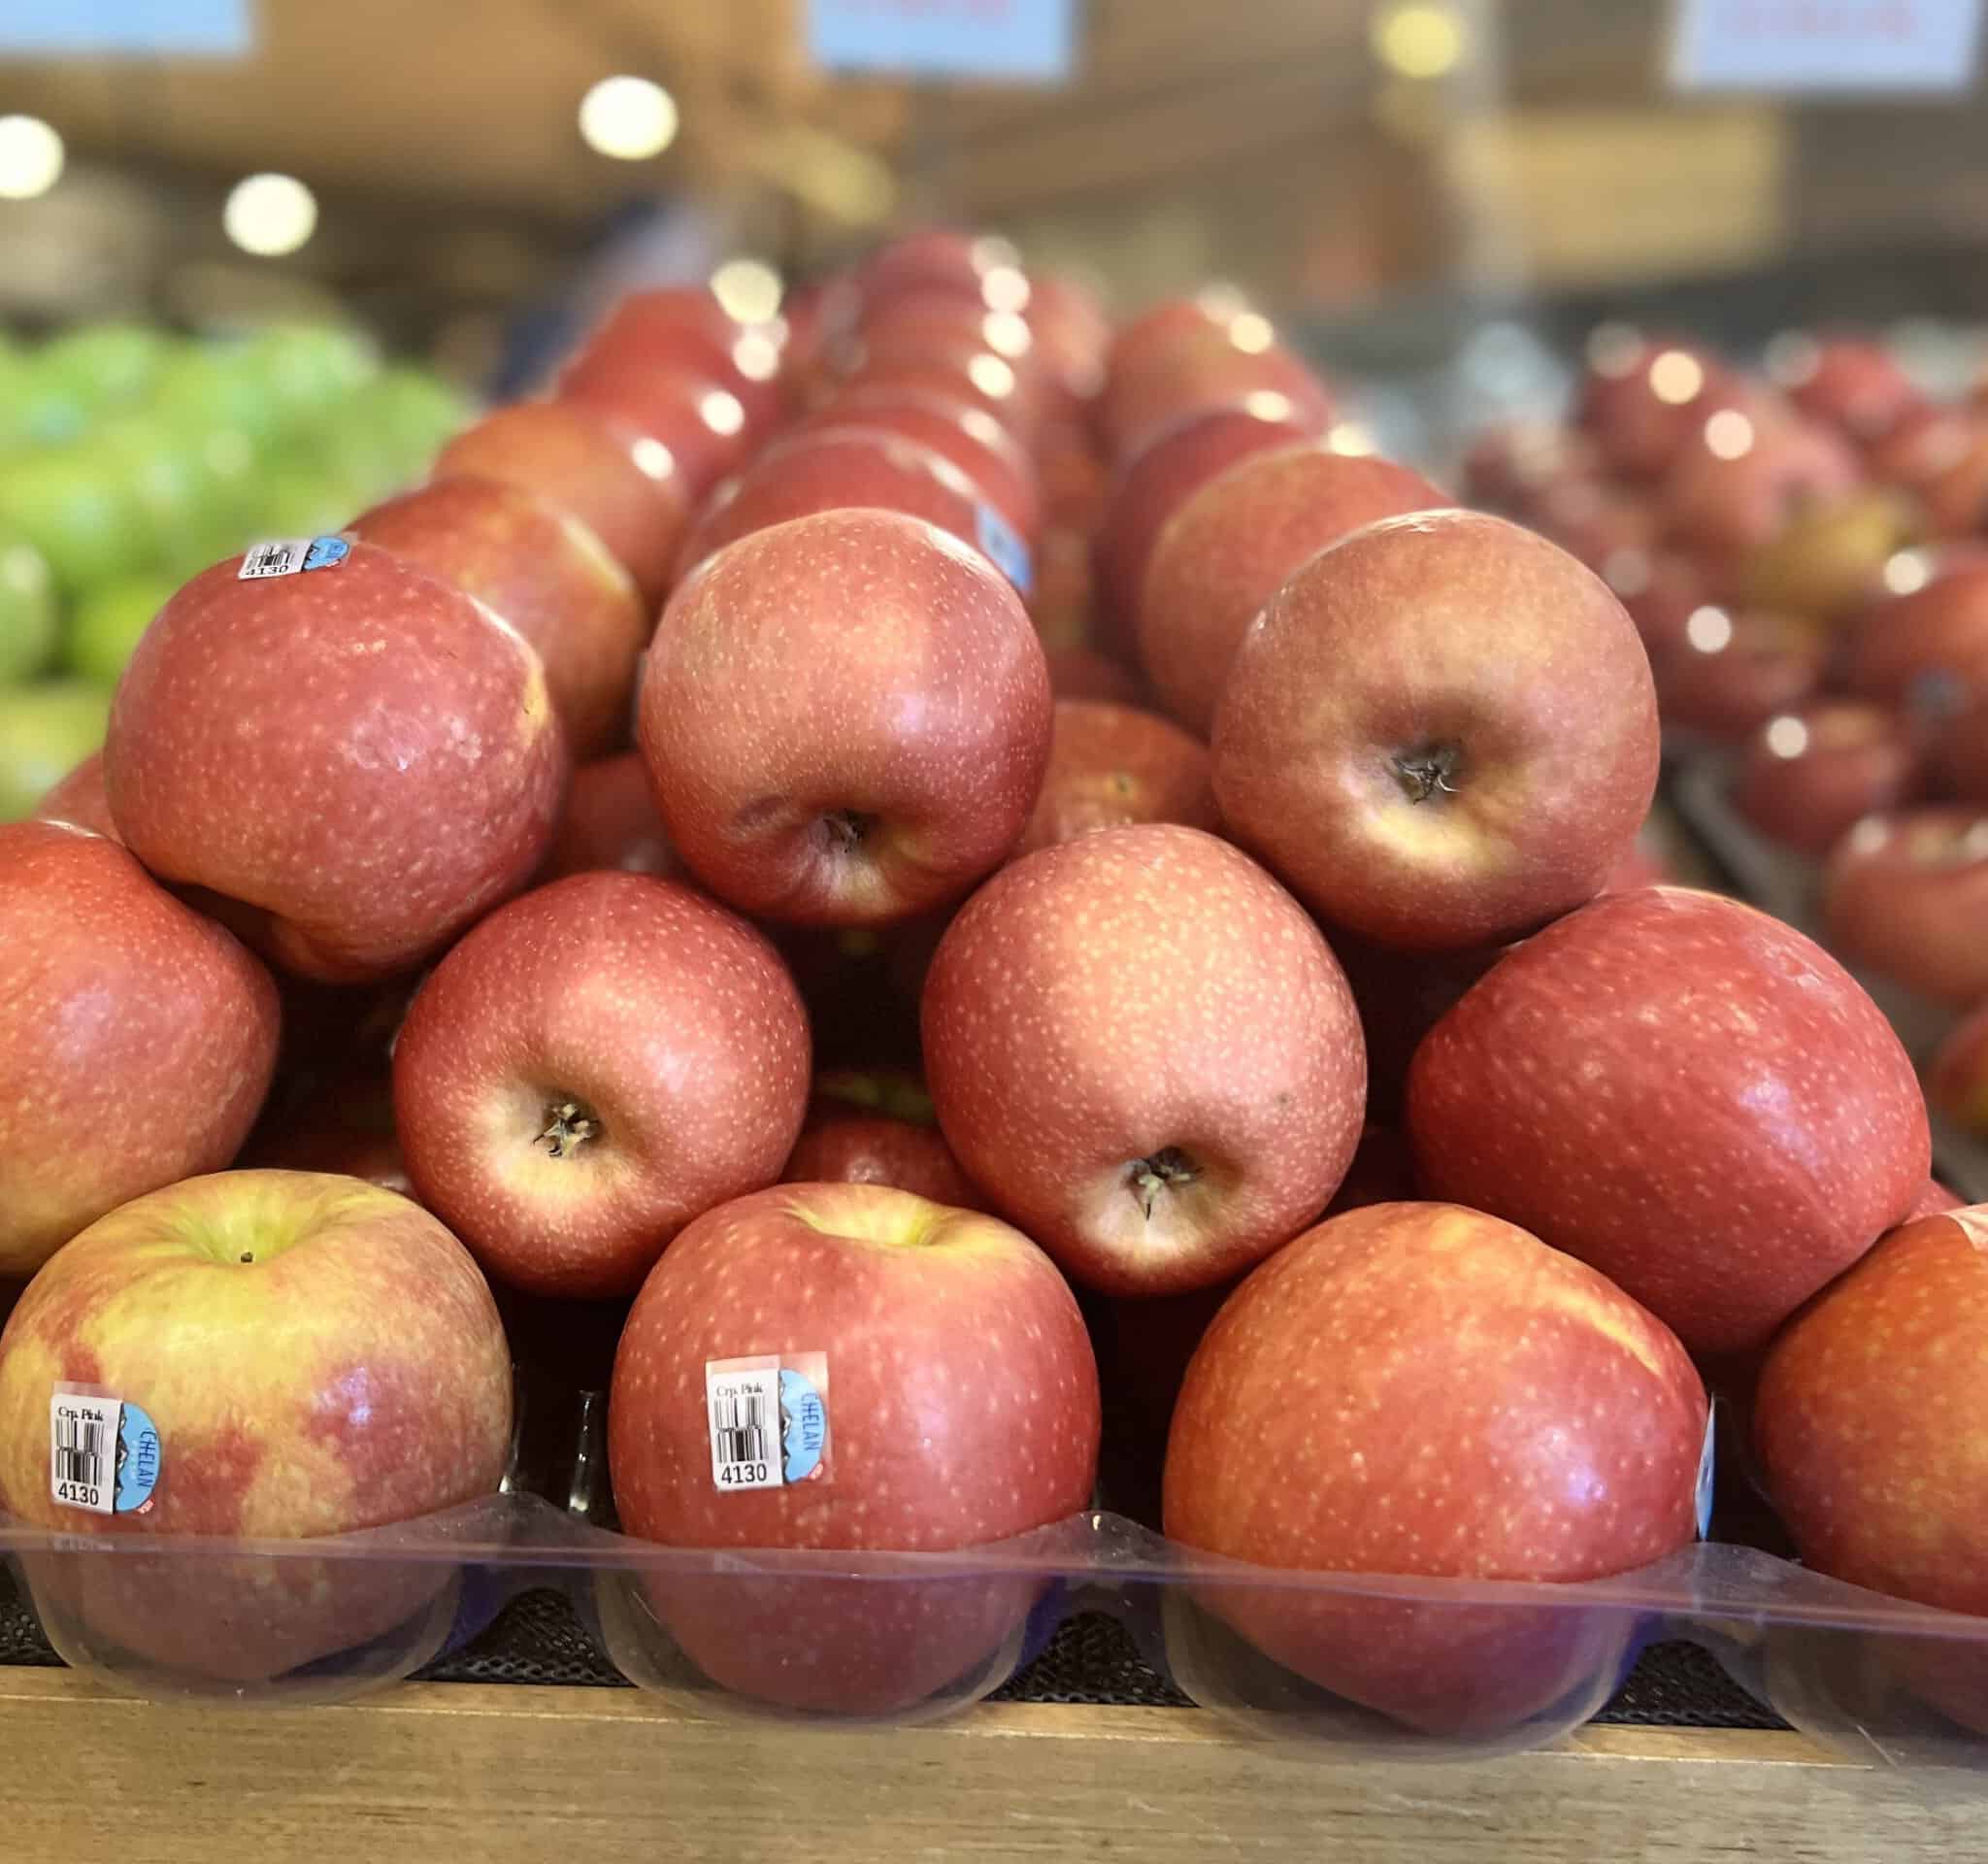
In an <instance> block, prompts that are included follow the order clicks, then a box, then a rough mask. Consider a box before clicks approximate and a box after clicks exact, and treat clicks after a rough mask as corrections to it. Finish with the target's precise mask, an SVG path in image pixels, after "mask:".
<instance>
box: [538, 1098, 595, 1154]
mask: <svg viewBox="0 0 1988 1864" xmlns="http://www.w3.org/2000/svg"><path fill="white" fill-rule="evenodd" d="M600 1130H601V1128H600V1122H599V1121H598V1120H597V1119H595V1118H594V1116H593V1115H591V1114H589V1113H587V1112H586V1111H585V1110H584V1109H583V1108H582V1107H581V1106H580V1103H579V1102H578V1101H577V1100H556V1101H553V1102H552V1103H550V1104H549V1105H548V1106H547V1109H546V1130H545V1131H544V1132H543V1133H541V1134H540V1135H539V1137H538V1144H540V1145H542V1146H544V1147H545V1148H546V1149H547V1151H548V1152H550V1153H551V1154H552V1156H553V1157H554V1158H564V1157H566V1156H567V1154H568V1153H570V1152H573V1151H576V1150H578V1149H579V1148H580V1147H581V1146H583V1145H584V1144H585V1143H586V1142H587V1141H588V1140H590V1139H592V1138H593V1137H594V1136H595V1135H596V1134H597V1133H598V1132H599V1131H600Z"/></svg>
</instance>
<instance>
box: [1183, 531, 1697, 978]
mask: <svg viewBox="0 0 1988 1864" xmlns="http://www.w3.org/2000/svg"><path fill="white" fill-rule="evenodd" d="M1213 750H1214V785H1215V801H1216V803H1217V805H1218V806H1219V807H1220V809H1221V812H1222V819H1223V821H1224V822H1225V823H1226V824H1227V826H1228V829H1229V831H1230V833H1232V834H1233V835H1234V836H1235V837H1236V839H1237V840H1238V841H1239V842H1241V843H1242V844H1243V846H1244V847H1245V848H1248V849H1251V850H1252V851H1253V852H1255V853H1256V854H1258V855H1259V856H1260V857H1261V858H1262V859H1264V860H1265V861H1267V862H1268V863H1269V865H1270V866H1271V868H1272V869H1273V870H1274V871H1275V872H1276V874H1278V875H1279V876H1280V877H1281V878H1282V879H1283V881H1284V882H1285V883H1286V884H1287V885H1288V886H1290V887H1291V889H1292V890H1293V891H1294V892H1295V893H1296V894H1297V895H1298V897H1299V898H1300V899H1301V900H1302V901H1304V902H1305V904H1306V905H1307V906H1309V907H1310V908H1311V909H1312V911H1313V912H1315V913H1317V914H1319V915H1321V916H1322V917H1324V918H1326V919H1327V920H1329V921H1330V922H1332V923H1334V924H1336V925H1342V926H1344V927H1346V928H1347V929H1348V930H1350V931H1353V932H1357V933H1359V934H1361V935H1362V936H1363V937H1366V938H1369V939H1373V940H1375V942H1377V943H1381V944H1388V945H1394V946H1398V947H1400V948H1401V949H1406V950H1442V949H1467V948H1469V947H1473V946H1480V945H1488V944H1495V943H1502V942H1504V941H1506V940H1508V939H1512V938H1516V937H1518V936H1520V935H1522V934H1523V933H1526V932H1529V931H1531V930H1532V929H1533V928H1535V927H1536V926H1539V925H1541V924H1543V923H1545V922H1546V921H1547V920H1548V919H1551V918H1553V917H1554V916H1556V915H1559V914H1561V913H1565V912H1567V911H1569V910H1570V909H1571V908H1573V907H1575V906H1578V905H1580V904H1581V903H1582V902H1583V901H1584V900H1588V899H1592V898H1593V897H1594V895H1595V893H1596V892H1597V891H1598V890H1599V889H1600V887H1601V886H1602V883H1603V882H1605V881H1606V880H1607V877H1608V874H1609V872H1610V871H1611V870H1612V869H1613V867H1614V866H1615V863H1616V862H1617V861H1618V860H1619V859H1620V858H1621V856H1622V853H1623V850H1624V849H1626V848H1627V847H1628V846H1629V844H1630V843H1631V842H1633V841H1634V840H1635V838H1636V833H1637V830H1638V829H1639V828H1640V826H1641V824H1642V820H1643V818H1644V816H1647V815H1648V814H1649V806H1650V798H1651V796H1652V795H1653V794H1654V793H1655V789H1656V781H1657V760H1658V737H1657V705H1656V693H1655V689H1654V687H1653V685H1652V682H1651V680H1650V670H1649V662H1648V659H1647V657H1646V656H1645V654H1644V652H1643V649H1642V644H1641V642H1640V640H1639V639H1638V638H1637V633H1636V630H1635V628H1634V627H1633V626H1632V625H1631V624H1630V620H1629V617H1628V616H1627V615H1625V614H1624V613H1623V610H1622V605H1621V604H1620V603H1619V602H1618V601H1616V599H1615V597H1614V596H1613V595H1611V594H1610V593H1609V592H1608V589H1607V586H1606V585H1605V584H1604V583H1602V582H1601V581H1600V580H1599V579H1598V578H1597V577H1596V576H1595V575H1594V574H1593V573H1592V572H1591V571H1589V570H1587V569H1584V568H1583V567H1582V566H1581V565H1580V564H1578V563H1576V562H1575V561H1574V558H1573V557H1571V556H1569V555H1568V554H1567V552H1566V551H1564V550H1562V549H1558V548H1557V547H1556V546H1554V545H1552V544H1549V543H1548V542H1546V540H1545V539H1544V538H1541V537H1539V536H1536V535H1535V534H1534V533H1533V532H1531V531H1527V530H1523V529H1521V528H1520V527H1519V526H1518V525H1516V524H1512V523H1509V522H1508V521H1507V520H1506V519H1504V518H1500V517H1490V516H1483V515H1481V514H1478V513H1471V512H1425V513H1422V514H1419V515H1417V516H1411V517H1398V518H1390V519H1386V520H1383V521H1382V522H1380V523H1377V524H1370V525H1368V526H1366V527H1365V528H1364V529H1362V530H1359V531H1355V532H1354V533H1353V534H1352V536H1350V537H1348V538H1346V539H1345V540H1343V541H1342V543H1340V544H1337V545H1335V546H1333V547H1332V548H1331V549H1327V550H1324V551H1321V552H1320V553H1319V554H1318V555H1317V556H1314V557H1313V558H1311V560H1310V561H1309V563H1307V564H1305V566H1304V567H1303V568H1302V569H1300V570H1298V571H1297V572H1296V573H1295V574H1294V575H1293V576H1292V577H1291V579H1290V580H1289V581H1288V582H1287V583H1285V584H1284V586H1283V587H1282V589H1280V590H1279V591H1278V592H1277V594H1276V596H1275V597H1274V598H1273V599H1272V600H1271V602H1270V603H1269V604H1268V606H1267V607H1265V609H1264V610H1263V612H1262V613H1261V614H1260V615H1259V616H1257V618H1256V619H1255V620H1254V621H1253V622H1252V623H1251V624H1250V627H1249V630H1248V632H1247V633H1246V634H1245V636H1244V637H1243V645H1242V646H1241V647H1240V648H1239V649H1237V653H1236V658H1235V662H1234V664H1233V666H1232V668H1231V671H1230V674H1229V682H1228V685H1227V688H1226V690H1225V692H1224V694H1223V697H1222V702H1221V705H1220V708H1219V710H1218V711H1217V714H1216V717H1215V730H1214V747H1213ZM1429 758H1441V759H1442V760H1444V761H1445V762H1446V763H1447V766H1448V771H1447V774H1446V775H1444V776H1442V777H1441V782H1440V783H1439V782H1436V781H1434V780H1431V781H1429V782H1422V781H1419V780H1418V779H1417V777H1416V773H1415V770H1414V769H1411V768H1410V765H1411V764H1413V763H1415V762H1416V760H1426V759H1429ZM1429 768H1431V769H1434V768H1436V766H1434V765H1430V766H1429Z"/></svg>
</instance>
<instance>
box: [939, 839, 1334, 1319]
mask: <svg viewBox="0 0 1988 1864" xmlns="http://www.w3.org/2000/svg"><path fill="white" fill-rule="evenodd" d="M920 1021H921V1025H922V1029H923V1036H924V1052H925V1068H926V1079H927V1083H928V1085H929V1086H930V1088H931V1091H932V1102H933V1105H934V1107H935V1108H936V1109H937V1111H938V1115H939V1125H940V1129H941V1130H942V1131H943V1132H944V1134H945V1137H946V1141H947V1143H948V1144H949V1145H950V1146H951V1147H952V1148H953V1150H954V1151H955V1152H956V1153H957V1154H958V1155H959V1160H960V1163H961V1164H962V1165H964V1166H965V1167H966V1169H967V1172H968V1175H969V1176H970V1177H971V1178H972V1179H973V1180H974V1182H976V1183H977V1184H979V1185H981V1186H983V1187H984V1188H985V1190H986V1192H987V1194H988V1196H989V1198H990V1199H991V1200H992V1201H993V1203H994V1205H995V1207H996V1208H997V1209H998V1210H1000V1211H1001V1212H1002V1213H1003V1215H1006V1216H1008V1217H1009V1218H1010V1219H1011V1221H1013V1222H1015V1223H1016V1224H1018V1225H1019V1226H1020V1227H1021V1228H1022V1229H1024V1230H1026V1231H1027V1232H1028V1234H1029V1235H1031V1236H1032V1237H1034V1238H1035V1239H1036V1240H1037V1242H1039V1243H1041V1244H1042V1245H1043V1247H1044V1248H1045V1249H1047V1250H1048V1251H1049V1253H1050V1254H1051V1255H1053V1256H1054V1257H1055V1258H1056V1259H1057V1261H1058V1262H1059V1263H1060V1264H1061V1265H1062V1266H1063V1268H1064V1270H1065V1271H1066V1272H1067V1273H1068V1274H1069V1275H1070V1276H1072V1277H1073V1278H1074V1279H1075V1280H1077V1281H1078V1282H1083V1283H1084V1284H1085V1285H1087V1286H1090V1287H1094V1288H1097V1289H1099V1290H1101V1291H1103V1292H1105V1293H1110V1294H1135V1293H1146V1294H1163V1293H1168V1292H1172V1291H1174V1290H1177V1289H1182V1288H1191V1287H1202V1286H1206V1285H1208V1284H1209V1283H1210V1282H1220V1281H1223V1280H1225V1279H1226V1278H1228V1277H1230V1276H1233V1275H1235V1274H1237V1273H1238V1272H1239V1271H1241V1270H1243V1269H1244V1268H1246V1267H1247V1266H1248V1265H1249V1264H1250V1263H1252V1262H1254V1261H1256V1260H1258V1259H1259V1258H1260V1257H1262V1256H1264V1255H1266V1254H1268V1253H1269V1252H1270V1251H1271V1250H1272V1249H1274V1248H1276V1247H1277V1246H1278V1245H1279V1244H1281V1243H1284V1242H1287V1241H1289V1239H1290V1238H1291V1237H1293V1236H1295V1235H1296V1234H1297V1233H1298V1231H1300V1230H1301V1229H1303V1228H1304V1227H1305V1225H1306V1224H1308V1223H1309V1222H1310V1221H1312V1220H1313V1219H1314V1218H1315V1217H1316V1216H1317V1215H1318V1214H1319V1212H1320V1211H1322V1210H1323V1209H1324V1208H1325V1205H1326V1201H1327V1200H1328V1199H1329V1198H1330V1197H1331V1196H1332V1194H1333V1192H1334V1191H1335V1190H1336V1189H1338V1187H1339V1183H1340V1181H1341V1180H1342V1178H1344V1176H1345V1174H1346V1167H1347V1165H1348V1163H1349V1162H1350V1161H1351V1159H1352V1156H1353V1149H1354V1148H1355V1146H1356V1145H1357V1144H1358V1142H1359V1138H1360V1126H1361V1120H1362V1115H1363V1112H1364V1109H1365V1105H1366V1092H1367V1064H1366V1054H1365V1051H1364V1049H1363V1048H1362V1045H1361V1040H1360V1023H1359V1017H1358V1015H1356V1014H1355V1012H1354V1009H1353V999H1352V995H1351V993H1350V992H1349V991H1348V990H1347V988H1346V981H1345V978H1344V976H1343V974H1342V972H1341V970H1340V967H1339V964H1338V962H1337V961H1336V960H1335V959H1334V957H1333V955H1332V952H1331V950H1330V949H1328V948H1327V946H1326V943H1325V941H1324V939H1323V938H1322V937H1320V935H1319V933H1318V930H1317V928H1316V927H1315V926H1313V925H1312V923H1311V922H1310V920H1309V918H1308V917H1307V916H1306V915H1305V913H1304V910H1303V909H1302V908H1301V907H1300V906H1299V905H1298V903H1297V902H1296V901H1295V900H1293V899H1292V898H1291V897H1290V896H1289V895H1288V894H1287V893H1285V892H1284V890H1283V889H1282V888H1281V887H1279V886H1278V885H1277V884H1276V882H1275V881H1273V880H1272V879H1271V877H1270V876H1269V875H1268V874H1266V873H1265V872H1264V871H1263V870H1262V869H1261V868H1260V867H1258V866H1257V865H1256V863H1255V862H1253V861H1251V860H1250V859H1249V858H1248V857H1247V856H1246V855H1244V854H1243V853H1241V852H1240V851H1238V850H1237V849H1233V848H1231V847H1229V845H1228V844H1227V843H1225V842H1221V841H1217V840H1216V839H1215V838H1214V837H1213V836H1211V835H1207V834H1204V833H1203V832H1202V831H1201V830H1199V829H1193V828H1183V827H1178V826H1176V825H1174V824H1169V823H1150V824H1140V825H1137V826H1134V827H1129V828H1109V829H1102V830H1100V831H1098V832H1097V833H1095V834H1091V835H1085V836H1081V837H1079V838H1078V839H1077V841H1074V842H1066V843H1064V844H1062V845H1061V846H1059V847H1055V848H1046V849H1042V850H1040V851H1039V852H1037V853H1034V854H1030V855H1028V856H1026V857H1025V858H1023V859H1022V860H1019V861H1017V862H1015V863H1014V864H1013V865H1012V866H1011V867H1009V868H1007V869H1005V870H1004V871H1003V872H1002V873H1000V874H998V875H997V876H995V878H994V879H993V880H992V881H990V882H988V883H987V884H986V885H985V886H984V887H982V888H981V889H980V891H979V892H978V893H977V894H976V895H975V896H974V897H973V899H971V900H970V901H968V902H967V904H966V906H965V907H964V908H963V909H962V910H961V912H960V914H959V915H958V917H956V918H955V919H954V920H953V922H952V924H951V925H950V926H949V927H948V928H947V930H946V932H945V935H944V938H943V939H942V940H941V941H940V944H939V949H938V952H937V954H936V955H935V956H934V958H933V960H932V966H931V970H930V971H929V973H928V974H927V977H926V981H925V990H924V997H923V1002H922V1005H921V1013H920Z"/></svg>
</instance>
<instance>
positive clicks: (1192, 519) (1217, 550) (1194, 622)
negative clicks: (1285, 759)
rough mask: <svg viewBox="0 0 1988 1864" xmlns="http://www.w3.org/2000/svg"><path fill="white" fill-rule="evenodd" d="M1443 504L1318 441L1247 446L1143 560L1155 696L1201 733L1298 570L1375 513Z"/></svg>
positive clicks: (1392, 471) (1145, 648) (1143, 628)
mask: <svg viewBox="0 0 1988 1864" xmlns="http://www.w3.org/2000/svg"><path fill="white" fill-rule="evenodd" d="M1450 503H1451V501H1450V499H1449V498H1448V496H1447V495H1446V494H1445V493H1443V492H1441V491H1440V490H1439V489H1438V488H1437V487H1436V486H1434V485H1432V484H1431V483H1429V482H1428V481H1427V480H1426V479H1424V478H1423V477H1422V475H1421V474H1420V473H1417V472H1411V471H1410V470H1409V469H1408V467H1406V466H1397V465H1395V464H1394V462H1393V461H1392V460H1385V459H1374V458H1359V459H1349V458H1347V457H1345V456H1343V455H1342V454H1339V453H1335V452H1334V451H1332V450H1331V449H1330V448H1327V447H1324V446H1317V445H1305V446H1299V447H1287V448H1279V449H1276V451H1272V452H1259V453H1254V454H1251V455H1250V456H1249V457H1247V458H1245V459H1243V460H1240V461H1238V462H1237V463H1236V464H1235V465H1233V466H1231V467H1229V468H1228V469H1227V470H1226V471H1225V472H1222V473H1220V474H1218V475H1217V476H1216V477H1215V478H1213V479H1211V480H1209V481H1208V482H1207V483H1204V484H1203V485H1202V486H1201V487H1200V489H1199V490H1198V491H1196V492H1195V493H1194V494H1193V495H1192V496H1191V497H1189V498H1187V499H1186V500H1185V501H1184V502H1183V503H1181V504H1180V505H1179V506H1178V507H1177V508H1176V510H1175V512H1174V515H1173V516H1172V517H1170V518H1169V519H1168V520H1167V523H1166V526H1165V528H1164V529H1163V530H1162V531H1161V532H1160V535H1159V538H1158V540H1157V542H1156V543H1155V544H1154V546H1153V549H1152V553H1151V554H1150V555H1149V556H1148V557H1147V559H1146V570H1145V583H1144V585H1143V588H1142V590H1141V592H1140V598H1139V659H1140V664H1141V665H1142V666H1143V668H1144V669H1145V673H1146V678H1147V679H1148V680H1150V681H1151V682H1152V684H1153V690H1154V691H1155V692H1156V693H1157V694H1158V695H1159V698H1160V702H1161V703H1162V704H1163V705H1164V706H1165V707H1166V709H1167V711H1168V712H1169V713H1170V714H1172V716H1174V717H1176V718H1177V719H1179V720H1180V722H1181V723H1182V724H1183V725H1185V726H1186V727H1187V728H1188V729H1189V730H1190V731H1194V732H1198V733H1200V734H1201V736H1202V737H1204V738H1206V737H1207V736H1208V735H1209V731H1210V729H1211V728H1212V727H1213V724H1214V716H1215V708H1216V706H1217V704H1218V703H1219V701H1220V699H1221V696H1222V688H1223V686H1224V685H1225V684H1226V683H1227V681H1228V677H1229V668H1230V666H1231V665H1232V664H1233V662H1234V660H1235V657H1236V649H1237V647H1238V646H1239V645H1240V644H1241V642H1242V639H1243V635H1244V634H1245V633H1246V632H1247V631H1248V628H1249V624H1250V622H1251V621H1252V620H1254V619H1255V617H1256V615H1257V612H1258V611H1259V610H1260V609H1261V608H1262V607H1263V605H1264V604H1265V603H1266V602H1268V601H1269V600H1270V599H1271V597H1272V596H1274V595H1276V592H1277V590H1278V589H1280V588H1281V587H1282V586H1283V584H1284V583H1285V582H1286V581H1287V580H1288V579H1289V577H1290V576H1291V574H1292V573H1293V572H1294V571H1295V570H1297V569H1298V568H1299V567H1300V565H1302V564H1304V563H1307V562H1309V560H1310V559H1311V558H1312V557H1314V556H1316V555H1317V554H1318V552H1319V551H1320V550H1322V549H1326V548H1327V547H1328V546H1329V545H1333V544H1337V543H1338V542H1339V541H1340V540H1341V539H1342V537H1345V536H1346V535H1348V534H1349V533H1350V532H1352V531H1355V530H1358V529H1359V528H1360V527H1361V526H1362V525H1364V524H1371V523H1373V522H1374V521H1375V519H1376V518H1383V517H1400V516H1405V515H1406V514H1408V513H1409V512H1426V511H1432V510H1435V509H1437V508H1438V507H1442V506H1447V505H1449V504H1450Z"/></svg>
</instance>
